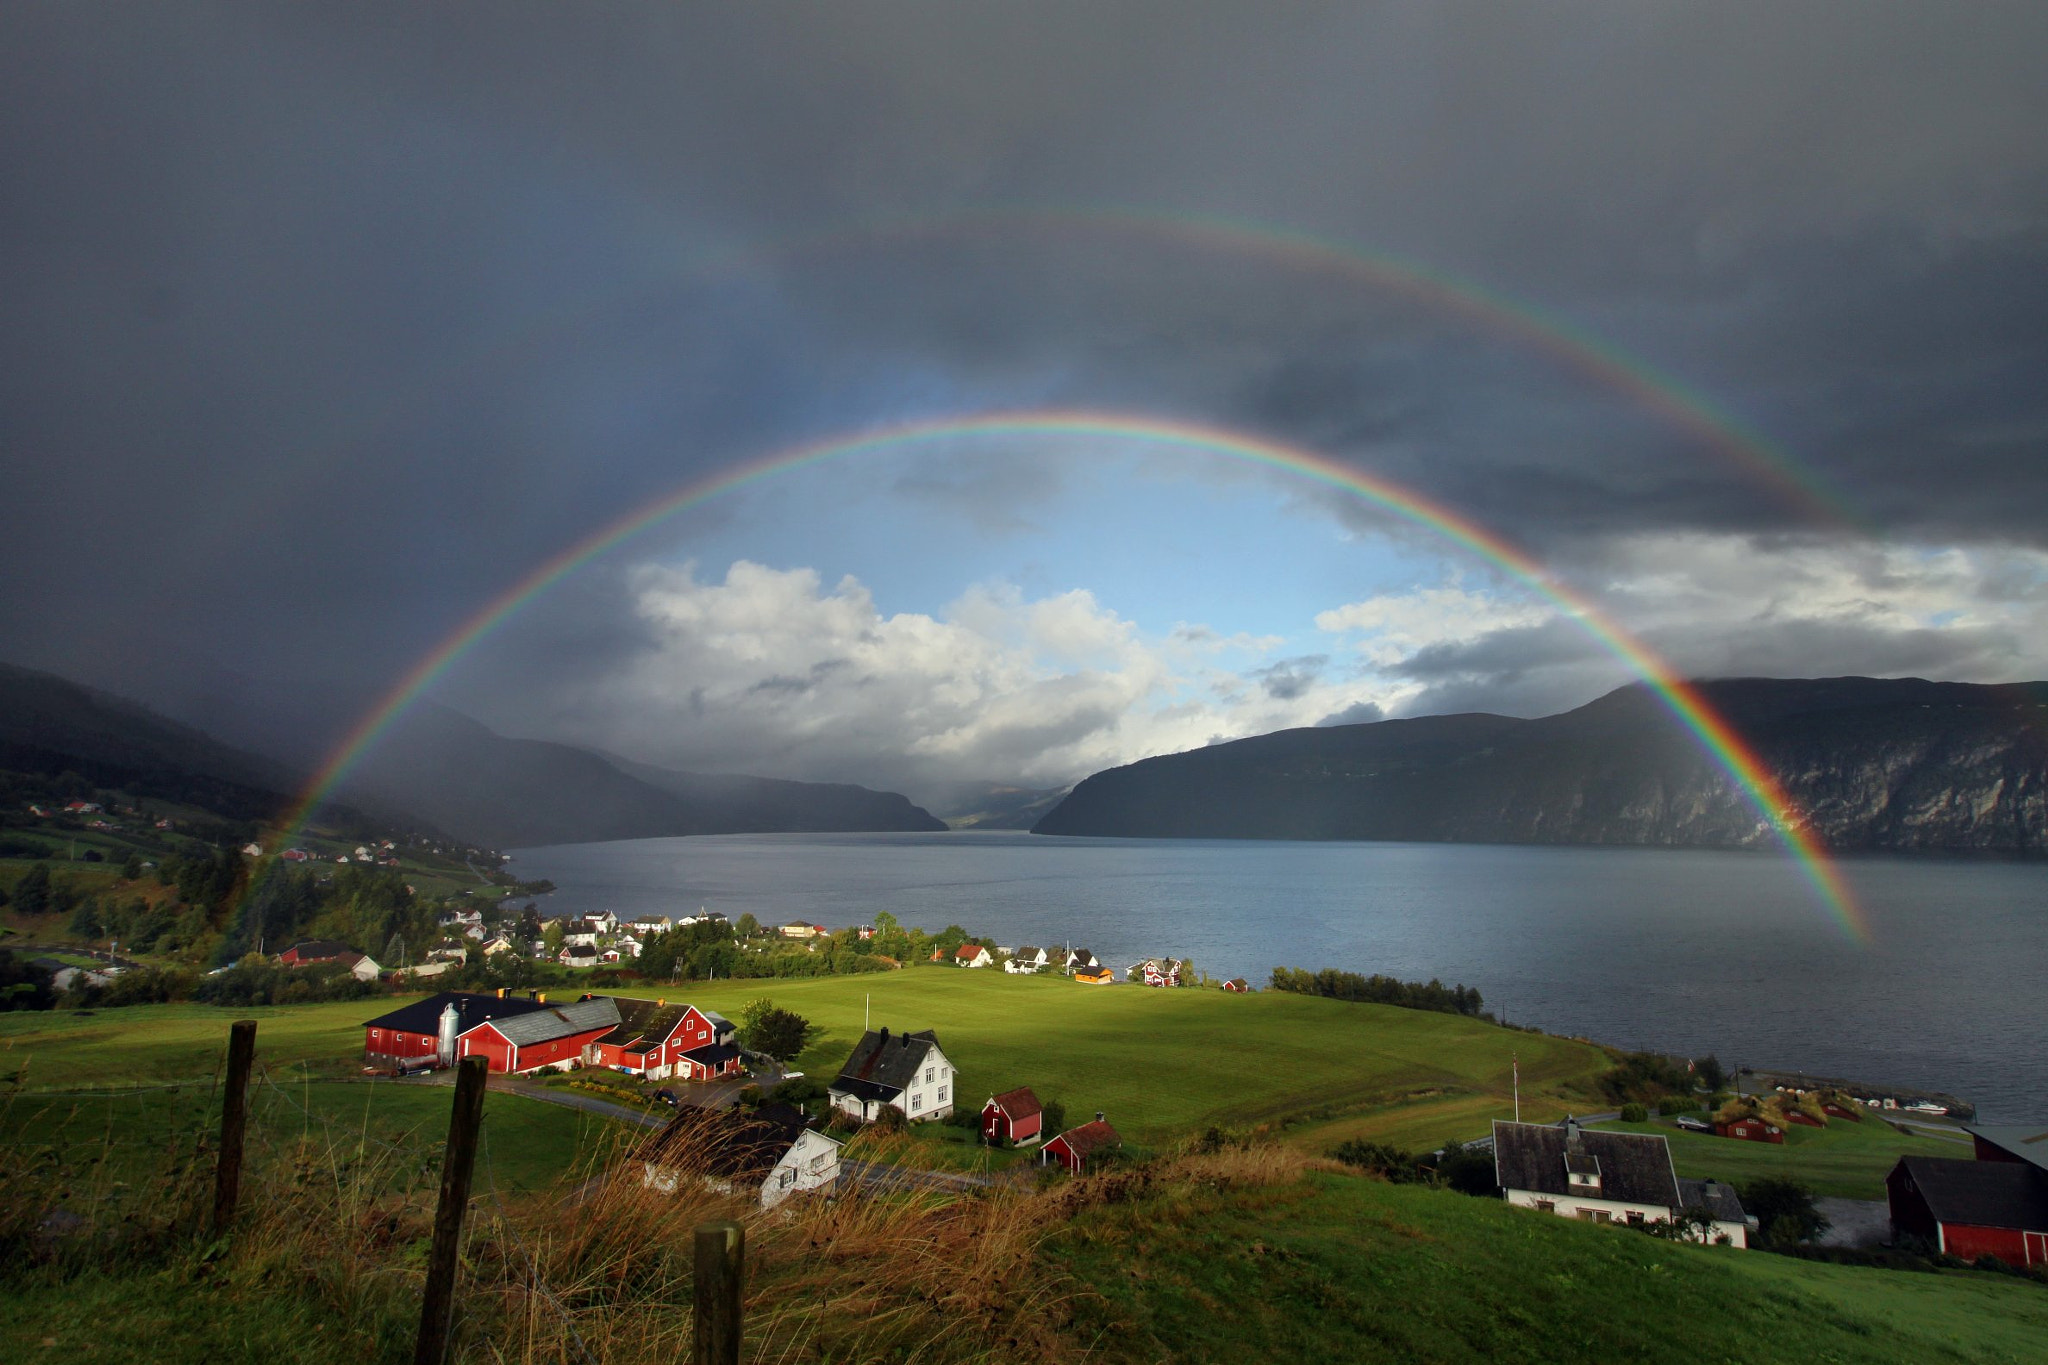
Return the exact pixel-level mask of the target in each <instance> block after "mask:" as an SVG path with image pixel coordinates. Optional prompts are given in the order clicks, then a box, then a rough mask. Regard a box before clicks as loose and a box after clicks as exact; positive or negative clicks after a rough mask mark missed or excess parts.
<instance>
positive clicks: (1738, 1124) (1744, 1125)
mask: <svg viewBox="0 0 2048 1365" xmlns="http://www.w3.org/2000/svg"><path fill="white" fill-rule="evenodd" d="M1714 1136H1715V1137H1724V1138H1737V1139H1740V1140H1741V1141H1743V1142H1783V1141H1784V1140H1785V1130H1784V1129H1782V1128H1780V1127H1779V1126H1778V1125H1777V1124H1775V1123H1770V1122H1768V1121H1766V1120H1764V1119H1755V1118H1750V1119H1734V1120H1731V1121H1730V1122H1727V1123H1720V1122H1716V1123H1715V1124H1714Z"/></svg>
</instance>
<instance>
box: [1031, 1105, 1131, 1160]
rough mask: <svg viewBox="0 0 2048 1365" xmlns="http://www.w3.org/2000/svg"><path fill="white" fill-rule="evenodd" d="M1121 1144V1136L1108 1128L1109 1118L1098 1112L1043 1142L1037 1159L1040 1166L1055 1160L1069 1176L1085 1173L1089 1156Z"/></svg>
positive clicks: (1099, 1154) (1122, 1140) (1122, 1142)
mask: <svg viewBox="0 0 2048 1365" xmlns="http://www.w3.org/2000/svg"><path fill="white" fill-rule="evenodd" d="M1123 1145H1124V1139H1123V1135H1122V1134H1121V1133H1118V1132H1117V1130H1116V1129H1114V1128H1112V1127H1110V1125H1109V1121H1108V1120H1107V1119H1105V1118H1104V1117H1103V1116H1102V1115H1101V1114H1100V1113H1098V1114H1096V1116H1095V1121H1094V1122H1093V1123H1084V1124H1082V1125H1081V1126H1080V1127H1079V1128H1069V1129H1068V1130H1067V1131H1066V1132H1064V1133H1061V1134H1060V1135H1059V1136H1058V1137H1056V1138H1054V1139H1053V1140H1052V1141H1051V1142H1048V1143H1046V1144H1045V1146H1044V1147H1043V1148H1041V1149H1040V1150H1039V1153H1038V1161H1039V1164H1040V1165H1042V1166H1043V1165H1051V1164H1053V1163H1055V1162H1057V1163H1058V1164H1059V1165H1061V1166H1064V1167H1066V1169H1067V1174H1069V1175H1086V1174H1087V1173H1088V1163H1089V1161H1090V1160H1091V1159H1096V1158H1099V1157H1101V1156H1102V1155H1104V1154H1106V1153H1109V1152H1114V1151H1117V1150H1118V1149H1120V1148H1121V1147H1122V1146H1123Z"/></svg>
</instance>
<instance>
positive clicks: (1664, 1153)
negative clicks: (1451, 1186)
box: [1493, 1117, 1749, 1247]
mask: <svg viewBox="0 0 2048 1365" xmlns="http://www.w3.org/2000/svg"><path fill="white" fill-rule="evenodd" d="M1493 1176H1494V1181H1495V1183H1496V1184H1498V1185H1499V1186H1500V1189H1501V1193H1502V1195H1503V1196H1504V1197H1505V1198H1506V1199H1507V1201H1508V1203H1510V1204H1513V1205H1515V1206H1516V1207H1517V1208H1525V1209H1535V1210H1537V1211H1538V1212H1539V1213H1552V1214H1556V1215H1557V1216H1558V1217H1560V1218H1579V1219H1583V1220H1585V1221H1586V1222H1589V1223H1628V1224H1635V1225H1641V1224H1644V1223H1665V1222H1670V1221H1672V1220H1674V1219H1676V1218H1677V1217H1678V1216H1679V1214H1680V1213H1681V1212H1684V1211H1686V1210H1687V1209H1691V1208H1705V1209H1706V1210H1707V1211H1708V1213H1709V1214H1711V1216H1712V1226H1711V1227H1710V1228H1709V1229H1708V1230H1707V1231H1706V1233H1705V1239H1706V1240H1707V1241H1711V1242H1714V1243H1717V1244H1725V1245H1732V1246H1738V1247H1746V1246H1748V1245H1749V1223H1748V1220H1747V1218H1746V1216H1745V1215H1744V1213H1743V1210H1742V1202H1741V1201H1740V1200H1739V1199H1737V1198H1736V1196H1735V1191H1734V1190H1733V1189H1732V1188H1730V1187H1729V1186H1727V1185H1723V1184H1718V1183H1716V1182H1714V1181H1710V1180H1708V1181H1702V1180H1685V1181H1681V1180H1680V1179H1679V1178H1678V1176H1677V1174H1676V1172H1674V1171H1673V1170H1672V1167H1671V1147H1670V1144H1669V1143H1667V1142H1665V1140H1664V1139H1663V1138H1661V1137H1658V1136H1656V1135H1654V1134H1650V1133H1609V1132H1602V1131H1599V1130H1596V1129H1589V1128H1585V1127H1583V1126H1582V1125H1581V1124H1580V1123H1579V1121H1578V1120H1577V1119H1574V1118H1571V1117H1566V1119H1565V1120H1564V1122H1562V1123H1559V1124H1555V1125H1552V1124H1540V1123H1508V1122H1506V1121H1504V1120H1500V1119H1496V1120H1494V1124H1493ZM1687 1187H1690V1188H1687ZM1724 1238H1725V1239H1726V1240H1725V1243H1724V1242H1723V1239H1724Z"/></svg>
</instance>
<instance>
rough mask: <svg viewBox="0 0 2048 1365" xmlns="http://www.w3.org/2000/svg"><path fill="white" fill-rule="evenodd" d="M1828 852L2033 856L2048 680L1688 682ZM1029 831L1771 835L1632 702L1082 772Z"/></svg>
mask: <svg viewBox="0 0 2048 1365" xmlns="http://www.w3.org/2000/svg"><path fill="white" fill-rule="evenodd" d="M1702 690H1703V691H1704V692H1705V693H1706V694H1707V695H1708V697H1709V698H1710V699H1711V700H1712V702H1713V703H1714V705H1715V706H1716V708H1717V709H1719V710H1720V712H1721V713H1722V714H1723V715H1724V716H1725V717H1726V718H1727V719H1728V720H1729V721H1730V722H1731V724H1733V725H1734V727H1735V728H1736V729H1737V730H1738V731H1739V732H1740V733H1741V734H1742V735H1743V736H1744V737H1745V739H1746V741H1747V742H1748V743H1749V744H1750V745H1751V746H1752V747H1754V748H1755V749H1756V750H1757V752H1758V753H1759V755H1760V756H1761V758H1762V760H1763V762H1764V764H1765V766H1766V767H1767V768H1768V769H1769V770H1770V771H1771V773H1772V774H1773V775H1775V776H1776V777H1777V779H1778V780H1779V782H1780V783H1781V784H1783V786H1784V787H1785V789H1786V790H1787V792H1788V793H1789V794H1790V795H1791V797H1792V798H1793V800H1794V802H1795V803H1796V804H1797V805H1798V806H1799V807H1800V808H1801V809H1802V810H1804V811H1805V812H1807V814H1808V816H1809V818H1810V820H1811V822H1812V825H1813V827H1814V829H1815V830H1816V831H1817V832H1818V833H1819V834H1820V835H1821V837H1822V838H1823V839H1824V840H1825V841H1826V842H1827V843H1828V844H1829V845H1830V846H1833V847H1837V848H1856V849H1987V850H1988V849H1996V850H2007V851H2040V850H2043V849H2044V848H2048V684H2038V683H2029V684H2018V685H2013V686H2002V687H1985V686H1976V685H1973V684H1967V683H1933V682H1925V681H1922V680H1920V679H1915V678H1908V679H1874V678H1829V679H1816V680H1800V679H1762V678H1745V679H1728V680H1722V681H1716V682H1710V683H1705V684H1702ZM1035 830H1036V832H1038V833H1041V834H1091V835H1124V836H1135V837H1179V838H1260V839H1412V840H1451V841H1464V842H1487V843H1496V842H1498V843H1580V844H1683V845H1697V846H1710V847H1733V846H1743V845H1749V844H1756V843H1762V842H1768V841H1769V840H1770V839H1771V838H1772V835H1771V833H1770V831H1769V829H1768V828H1767V827H1766V826H1765V825H1764V823H1763V822H1762V820H1761V819H1760V817H1759V816H1758V814H1757V812H1756V810H1755V808H1754V806H1752V805H1751V804H1750V803H1749V801H1748V800H1746V799H1745V798H1744V796H1743V794H1742V793H1741V792H1740V791H1739V790H1738V789H1737V788H1736V786H1735V784H1734V782H1733V781H1732V780H1731V779H1730V778H1729V776H1728V775H1727V773H1726V772H1725V771H1724V770H1723V769H1722V768H1721V767H1720V765H1719V764H1717V763H1716V762H1715V761H1714V760H1713V759H1712V758H1711V757H1710V756H1709V755H1708V754H1707V753H1706V752H1704V750H1703V749H1702V748H1701V746H1700V745H1699V743H1698V741H1697V740H1695V739H1694V738H1693V737H1692V736H1691V735H1690V734H1689V733H1688V732H1686V731H1684V730H1683V729H1682V728H1681V727H1680V726H1679V724H1678V722H1677V721H1676V720H1675V719H1674V718H1673V717H1672V715H1671V713H1670V712H1669V711H1667V710H1666V709H1665V707H1664V705H1663V702H1662V700H1661V699H1660V698H1659V697H1658V696H1657V695H1656V694H1654V693H1652V692H1651V691H1650V690H1649V689H1648V688H1646V687H1643V686H1640V685H1638V686H1633V687H1626V688H1622V689H1620V690H1618V691H1616V692H1612V693H1609V694H1608V695H1607V696H1605V697H1602V698H1600V699H1599V700H1597V701H1595V702H1592V703H1591V704H1589V705H1587V706H1583V707H1580V708H1579V709H1577V710H1575V711H1570V712H1566V713H1565V714H1563V715H1558V716H1548V717H1544V718H1543V719H1540V720H1514V719H1510V718H1508V717H1504V716H1488V715H1463V716H1431V717H1422V718H1418V719H1414V720H1397V721H1381V722H1377V723H1374V724H1369V725H1352V726H1337V727H1331V728H1328V729H1312V730H1288V731H1282V732H1280V733H1278V734H1272V735H1262V736H1259V737H1257V738H1254V739H1246V740H1238V741H1236V742H1234V743H1230V744H1219V745H1214V746H1211V747H1209V748H1206V749H1199V750H1194V751H1192V752H1189V753H1184V754H1174V755H1170V756H1167V757H1162V758H1155V759H1148V760H1146V761H1145V762H1142V763H1135V764H1132V765H1130V766H1128V767H1124V768H1115V769H1111V770H1109V771H1107V772H1103V773H1097V774H1096V775H1095V776H1093V777H1091V778H1089V779H1088V780H1087V781H1085V782H1083V783H1081V784H1080V786H1078V787H1077V788H1075V790H1074V793H1073V794H1072V795H1071V796H1069V797H1068V798H1067V799H1066V800H1065V801H1063V802H1061V803H1060V805H1059V806H1058V807H1057V808H1056V809H1054V810H1053V811H1052V812H1051V813H1050V814H1049V815H1047V816H1046V817H1045V818H1044V819H1043V820H1041V821H1039V823H1038V824H1037V825H1036V826H1035Z"/></svg>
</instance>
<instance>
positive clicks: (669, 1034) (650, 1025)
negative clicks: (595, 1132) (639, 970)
mask: <svg viewBox="0 0 2048 1365" xmlns="http://www.w3.org/2000/svg"><path fill="white" fill-rule="evenodd" d="M618 1006H619V1014H620V1022H619V1025H618V1027H617V1028H614V1029H612V1030H611V1031H610V1032H609V1033H607V1034H605V1035H604V1036H603V1037H601V1038H599V1039H597V1040H596V1041H595V1042H594V1043H592V1044H591V1046H590V1049H589V1051H588V1052H587V1054H586V1055H585V1058H584V1060H585V1061H587V1062H589V1063H590V1064H592V1065H593V1066H608V1067H611V1068H613V1069H614V1070H618V1071H624V1072H628V1073H630V1074H632V1075H635V1076H644V1077H646V1078H648V1079H649V1080H663V1079H666V1078H668V1077H670V1076H673V1077H675V1078H676V1079H678V1080H685V1081H709V1080H715V1079H717V1078H718V1077H720V1076H737V1075H739V1074H740V1073H741V1072H743V1071H745V1070H746V1067H745V1064H744V1063H743V1061H742V1059H741V1057H740V1050H739V1048H738V1047H737V1046H736V1045H735V1044H734V1043H733V1040H732V1038H733V1033H734V1029H733V1023H732V1021H731V1020H730V1019H727V1018H726V1017H725V1016H724V1015H722V1014H719V1013H717V1012H716V1011H713V1010H700V1009H698V1008H697V1007H696V1006H695V1005H670V1004H668V1003H666V1002H665V1001H655V1002H652V1003H650V1002H648V1001H645V1000H620V1001H618Z"/></svg>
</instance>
